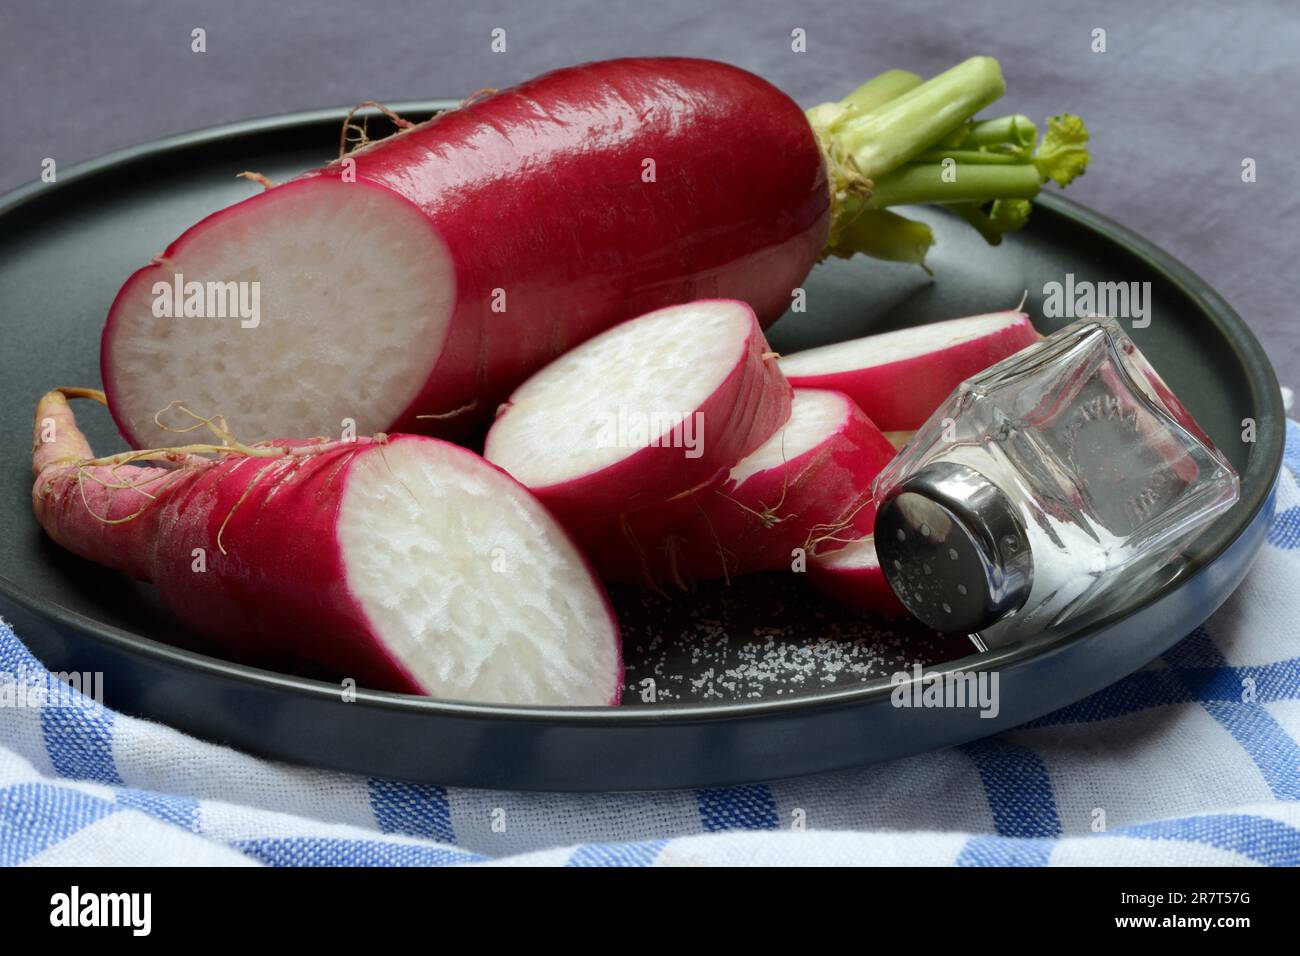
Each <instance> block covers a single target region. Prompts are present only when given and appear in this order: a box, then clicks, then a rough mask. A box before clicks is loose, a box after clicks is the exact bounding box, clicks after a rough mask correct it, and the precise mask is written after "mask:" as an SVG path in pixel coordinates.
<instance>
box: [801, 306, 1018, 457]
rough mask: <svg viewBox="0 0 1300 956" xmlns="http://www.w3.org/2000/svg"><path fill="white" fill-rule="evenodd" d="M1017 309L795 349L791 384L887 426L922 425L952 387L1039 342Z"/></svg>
mask: <svg viewBox="0 0 1300 956" xmlns="http://www.w3.org/2000/svg"><path fill="white" fill-rule="evenodd" d="M1038 339H1039V335H1038V333H1037V332H1036V331H1034V327H1033V325H1032V324H1030V321H1029V316H1027V315H1025V314H1024V313H1023V312H1016V311H1011V312H991V313H988V314H987V315H975V316H969V317H967V318H962V319H950V320H948V321H946V322H934V323H931V324H929V325H918V326H915V327H913V328H909V329H899V330H897V331H894V332H884V333H882V334H880V335H871V336H867V337H866V338H861V339H853V340H851V341H848V342H836V343H834V344H833V345H824V346H821V347H820V348H815V349H808V350H807V351H803V352H794V353H792V354H790V355H786V356H783V357H782V358H781V370H782V371H783V372H785V375H786V377H787V378H788V379H789V380H790V383H791V384H792V385H794V387H795V388H830V389H835V390H837V391H841V392H844V393H845V394H846V395H848V396H849V397H850V398H852V399H853V400H854V401H855V402H857V403H858V406H859V407H860V408H861V409H862V410H863V411H864V412H866V413H867V416H868V417H869V418H870V419H871V420H872V421H873V422H875V423H876V425H877V426H878V427H879V428H881V429H882V430H884V431H886V432H900V431H914V430H916V429H917V428H920V427H921V425H922V424H924V423H925V420H926V419H927V418H929V417H930V415H931V413H932V412H934V410H935V409H936V408H938V407H939V406H940V405H941V404H943V401H944V399H946V398H947V397H948V396H949V395H950V394H951V393H952V390H953V389H954V388H956V387H957V386H958V385H960V384H961V383H962V382H963V381H965V380H966V379H968V378H970V377H971V376H972V375H975V374H977V373H978V372H982V371H984V369H986V368H988V367H989V366H990V365H993V364H995V363H996V362H1000V361H1001V360H1002V359H1004V358H1006V357H1007V356H1009V355H1013V354H1015V353H1016V352H1019V351H1020V350H1021V349H1022V348H1024V347H1025V346H1027V345H1032V344H1033V343H1034V342H1036V341H1038Z"/></svg>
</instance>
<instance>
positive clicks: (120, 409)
mask: <svg viewBox="0 0 1300 956" xmlns="http://www.w3.org/2000/svg"><path fill="white" fill-rule="evenodd" d="M650 161H652V162H653V167H650V166H649V165H648V162H650ZM353 174H355V182H349V181H346V180H348V179H351V178H352V177H353ZM647 180H650V181H647ZM829 213H830V190H829V186H828V182H827V174H826V169H825V164H824V162H823V159H822V153H821V149H820V147H819V145H818V143H817V140H816V137H815V136H814V134H813V132H812V129H811V127H810V126H809V124H808V120H807V119H806V118H805V117H804V114H803V112H802V111H801V110H800V108H799V107H798V106H797V105H796V104H795V103H794V101H793V100H791V99H790V98H789V97H788V96H786V95H785V94H784V93H782V92H781V91H780V90H778V89H776V88H775V87H774V86H772V85H771V84H769V83H767V82H766V81H765V80H763V79H761V78H759V77H757V76H755V75H753V74H752V73H748V72H746V71H745V70H741V69H738V68H736V67H733V66H728V65H726V64H723V63H716V62H711V61H706V60H694V59H677V58H662V59H660V58H645V59H624V60H613V61H606V62H599V63H591V64H587V65H585V66H577V67H572V68H567V69H562V70H557V71H555V72H553V73H548V74H546V75H544V76H541V77H538V78H536V79H534V80H530V81H528V82H526V83H524V84H522V85H520V86H518V87H515V88H513V89H509V90H504V91H502V92H500V93H497V94H495V95H491V96H488V97H485V98H482V99H478V100H475V101H474V102H473V103H471V104H469V105H466V106H464V107H462V108H460V109H457V110H453V111H451V112H448V113H445V114H443V115H441V116H439V117H437V118H435V119H434V120H431V121H429V122H427V123H423V124H420V125H418V126H416V127H414V128H412V129H407V130H403V131H401V132H400V133H399V134H397V135H394V136H391V137H389V138H387V139H384V140H381V141H378V142H375V143H373V144H370V145H368V146H365V147H363V148H361V149H359V150H357V151H355V152H353V153H351V154H350V155H349V156H348V157H347V162H345V163H338V162H336V163H331V164H330V165H329V166H327V167H325V168H323V169H320V170H317V171H314V172H312V173H308V174H306V175H305V176H303V177H300V178H298V179H295V180H292V181H290V182H288V183H286V184H284V185H281V186H277V187H275V188H272V189H269V190H267V191H265V192H263V193H261V194H259V195H256V196H253V197H251V198H249V199H247V200H245V201H243V202H241V203H239V204H237V205H235V206H232V207H230V208H228V209H225V210H222V211H220V212H217V213H215V214H213V215H211V216H209V217H208V218H206V219H204V220H203V221H201V222H199V223H198V224H197V225H195V226H193V227H192V228H190V229H189V230H187V231H186V232H185V233H184V234H183V235H181V237H180V238H178V239H177V240H176V241H175V242H173V243H172V244H171V245H170V246H169V247H168V248H167V249H166V250H165V252H163V253H162V255H161V257H160V258H159V259H158V260H156V261H155V262H154V263H153V264H151V265H148V266H146V267H145V268H143V269H141V270H140V271H139V272H137V273H136V274H135V275H133V276H132V277H131V278H130V279H129V280H128V281H127V282H126V284H125V285H124V286H123V287H122V290H121V291H120V292H119V294H118V296H117V299H116V301H115V302H114V303H113V306H112V309H111V310H110V312H109V315H108V321H107V324H106V326H105V329H104V335H103V342H102V353H101V355H102V357H101V372H102V376H103V380H104V383H105V388H106V390H107V393H108V396H109V402H110V407H111V409H112V413H113V416H114V419H115V420H116V421H117V424H118V427H119V428H120V430H121V432H122V434H123V436H124V437H125V438H126V439H127V440H128V441H129V442H130V443H131V444H132V445H134V446H136V447H139V446H141V445H144V444H150V445H155V444H164V443H165V442H166V441H167V440H168V439H167V438H166V437H165V435H164V434H163V433H162V432H160V431H159V430H158V429H157V428H156V426H155V425H154V422H153V417H154V415H155V414H156V413H157V411H158V410H159V409H160V408H163V407H164V406H166V405H167V404H168V403H169V402H170V401H172V400H174V399H176V398H181V397H184V398H185V399H186V400H187V402H188V403H189V404H190V406H191V407H194V408H205V409H213V410H219V411H220V412H222V413H223V414H224V415H225V416H226V418H227V420H228V422H229V424H230V426H231V428H232V430H233V431H234V432H235V433H236V434H239V435H244V436H248V437H250V438H257V437H264V436H275V435H282V434H304V435H335V434H339V432H340V428H341V427H342V426H341V425H340V422H341V421H342V420H343V419H345V418H350V419H352V420H354V421H355V422H356V429H357V433H359V434H369V433H376V432H379V431H416V432H425V433H433V434H443V435H451V434H458V433H461V432H463V430H464V429H465V428H466V427H467V426H468V425H469V424H470V423H473V422H476V421H479V422H481V421H486V420H488V419H490V418H491V416H492V413H493V411H494V410H495V408H496V405H497V403H498V402H499V401H500V400H501V399H502V398H503V397H505V396H506V395H508V394H509V393H510V391H511V390H512V389H513V388H514V387H515V386H517V385H518V384H519V383H520V382H522V381H523V380H524V379H525V378H526V377H527V376H528V375H529V374H531V373H532V372H534V371H536V370H537V369H539V368H541V367H542V366H543V365H545V364H546V363H547V362H549V361H550V360H552V359H553V358H555V357H556V356H557V355H559V354H561V353H562V352H564V351H565V350H567V349H569V348H571V347H573V346H574V345H577V344H578V343H580V342H582V341H584V340H586V339H588V338H590V337H592V336H593V335H595V334H597V333H599V332H601V331H603V330H605V329H608V328H610V327H611V326H613V325H615V324H617V323H618V322H620V321H622V320H624V319H627V318H630V317H632V316H635V315H639V314H641V313H644V312H646V311H649V310H652V309H655V308H658V307H660V306H664V305H669V304H673V303H678V302H684V301H688V300H691V299H695V298H700V297H720V298H732V297H734V298H740V299H744V300H745V301H747V302H749V303H750V305H751V306H752V307H753V308H754V310H755V311H756V313H757V314H758V317H759V319H760V321H761V322H762V323H763V324H764V325H766V324H769V323H771V322H773V321H775V319H776V318H777V317H778V316H780V315H781V313H782V312H784V311H785V309H786V308H787V307H788V306H789V303H790V296H791V294H792V290H794V289H795V288H796V287H798V286H799V285H801V283H802V282H803V279H804V277H805V276H806V275H807V273H808V271H809V269H810V268H811V267H812V265H813V264H814V263H815V262H816V260H817V258H818V256H819V254H820V253H821V251H822V247H823V245H824V243H825V241H826V238H827V232H828V225H829ZM176 273H180V274H181V275H182V276H183V277H184V280H185V281H187V282H189V281H198V282H207V281H221V282H227V281H237V280H242V281H259V282H260V283H261V287H260V288H261V289H262V295H261V318H260V322H259V324H258V325H257V327H256V328H243V327H241V323H240V321H239V320H238V319H225V320H223V319H208V318H204V319H199V318H179V319H177V318H158V317H155V315H154V313H153V304H154V301H155V295H154V293H153V291H152V290H153V287H154V284H155V283H156V282H159V281H162V282H168V283H169V282H171V281H172V280H173V278H174V276H175V274H176ZM425 416H433V417H425Z"/></svg>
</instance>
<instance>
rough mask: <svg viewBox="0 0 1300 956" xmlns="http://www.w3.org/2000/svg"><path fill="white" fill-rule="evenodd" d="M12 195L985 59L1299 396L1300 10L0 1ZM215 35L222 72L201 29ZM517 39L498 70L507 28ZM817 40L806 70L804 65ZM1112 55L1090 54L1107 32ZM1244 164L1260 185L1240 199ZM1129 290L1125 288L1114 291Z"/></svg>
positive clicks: (2, 186) (0, 67) (1086, 197)
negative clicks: (265, 152)
mask: <svg viewBox="0 0 1300 956" xmlns="http://www.w3.org/2000/svg"><path fill="white" fill-rule="evenodd" d="M2 2H3V3H4V4H5V7H4V9H3V10H0V89H3V90H4V94H5V100H6V112H7V114H8V115H7V116H6V117H5V122H4V124H3V133H0V145H3V149H2V150H0V155H3V157H4V160H3V163H2V164H0V190H6V191H7V190H8V189H11V188H13V187H16V186H19V185H21V184H23V183H25V182H28V181H30V180H33V179H35V178H37V177H38V176H39V173H40V163H41V160H42V159H43V158H44V157H47V156H49V157H53V158H54V159H55V160H56V161H57V162H58V163H59V166H60V168H61V169H66V168H68V167H70V166H71V165H72V164H74V163H77V162H80V161H82V160H86V159H90V158H93V157H95V156H97V155H99V154H101V153H104V152H108V151H110V150H114V149H118V148H121V147H125V146H131V145H134V144H137V143H140V142H143V141H145V140H149V139H153V138H156V137H159V136H163V135H166V134H169V133H176V132H182V131H185V130H190V129H196V128H199V127H204V126H211V125H214V124H218V123H223V122H227V121H233V120H238V119H246V118H250V117H255V116H263V115H268V114H273V113H282V112H288V111H292V110H299V109H307V108H315V107H325V106H339V105H350V104H353V103H356V102H358V101H360V100H363V99H377V100H381V101H384V100H387V101H397V100H403V99H423V98H431V97H458V96H462V95H464V94H467V93H469V92H471V91H474V90H477V89H480V88H482V87H487V86H506V85H509V84H511V83H513V82H516V81H518V80H521V79H524V78H526V77H528V76H531V75H533V74H536V73H538V72H541V71H544V70H547V69H550V68H552V67H556V66H562V65H565V64H569V63H574V62H579V61H582V60H587V59H597V58H602V57H612V56H623V55H632V54H680V55H690V56H704V57H712V58H716V59H722V60H727V61H729V62H732V63H735V64H737V65H740V66H743V67H746V68H748V69H751V70H754V71H755V72H758V73H760V74H762V75H763V76H765V77H767V78H768V79H770V80H771V81H773V82H774V83H776V84H777V85H778V86H780V87H782V88H783V89H785V90H786V91H787V92H788V93H790V94H791V95H792V96H793V97H794V98H795V99H797V100H798V101H799V102H800V103H801V104H803V105H805V106H810V105H813V104H814V103H817V102H820V101H823V100H827V99H835V98H838V97H839V96H841V95H843V94H844V93H846V92H848V90H850V89H851V88H853V87H854V86H856V85H857V84H858V83H859V82H861V81H862V80H864V79H866V78H868V77H869V76H871V75H873V74H875V73H877V72H879V71H881V70H884V69H887V68H890V67H902V68H906V69H910V70H914V71H916V72H919V73H922V74H927V75H928V74H932V73H935V72H938V71H939V70H941V69H944V68H946V67H947V66H949V65H951V64H952V63H954V62H956V61H958V60H961V59H963V58H965V57H967V56H970V55H973V54H976V53H987V54H992V55H994V56H997V57H998V58H999V59H1000V60H1001V62H1002V67H1003V71H1004V73H1005V75H1006V79H1007V85H1008V94H1007V96H1006V97H1004V98H1003V100H1002V101H1001V103H1000V104H999V107H998V108H999V109H1000V110H1001V111H1003V112H1011V111H1015V112H1022V113H1027V114H1029V115H1030V116H1032V117H1034V118H1035V119H1038V120H1041V119H1042V118H1043V117H1045V116H1047V115H1048V114H1050V113H1054V112H1061V111H1065V110H1068V111H1070V112H1077V113H1080V114H1081V115H1083V117H1084V118H1085V120H1086V121H1087V123H1088V126H1089V128H1090V129H1091V131H1092V135H1093V154H1094V157H1095V165H1094V168H1093V171H1092V172H1090V173H1089V174H1087V175H1086V176H1085V177H1084V178H1083V179H1082V180H1080V181H1079V182H1077V183H1076V184H1075V185H1073V186H1071V187H1070V189H1069V195H1071V196H1072V197H1073V198H1075V199H1078V200H1080V201H1082V202H1084V203H1087V204H1088V205H1091V206H1093V207H1095V208H1097V209H1098V210H1100V211H1102V212H1104V213H1106V214H1108V215H1110V216H1112V217H1114V218H1116V219H1118V220H1120V221H1121V222H1123V223H1125V224H1127V225H1129V226H1131V227H1133V228H1134V229H1136V230H1137V231H1139V232H1140V233H1142V234H1144V235H1146V236H1147V237H1149V238H1151V239H1153V240H1154V241H1156V242H1157V243H1158V244H1159V245H1162V246H1164V247H1165V248H1166V249H1168V250H1169V251H1170V252H1172V253H1173V254H1174V255H1176V256H1178V257H1179V258H1181V259H1183V260H1184V261H1185V262H1187V263H1188V264H1189V265H1190V266H1191V267H1192V268H1193V269H1195V270H1196V271H1197V272H1199V273H1200V274H1201V275H1202V276H1204V277H1205V278H1206V279H1208V280H1209V281H1210V282H1211V283H1212V284H1214V285H1215V286H1216V287H1217V288H1218V289H1219V290H1220V291H1221V292H1222V293H1223V294H1224V295H1225V296H1226V297H1227V298H1228V300H1229V301H1230V302H1231V303H1233V305H1235V306H1236V308H1237V309H1238V311H1240V312H1241V313H1242V315H1243V316H1245V318H1246V319H1247V321H1248V322H1250V324H1251V325H1252V326H1253V327H1254V328H1255V330H1256V333H1257V334H1258V335H1259V336H1260V338H1261V339H1262V340H1263V342H1264V344H1265V346H1266V347H1267V348H1268V350H1269V353H1270V355H1271V356H1272V357H1273V361H1274V363H1275V365H1276V366H1277V369H1278V375H1279V378H1280V379H1281V380H1282V383H1283V384H1284V385H1293V386H1294V385H1300V331H1297V325H1296V318H1295V315H1294V298H1293V294H1292V289H1293V286H1294V276H1295V272H1296V268H1297V261H1296V260H1297V256H1296V250H1297V247H1298V246H1300V243H1297V241H1296V239H1295V238H1294V231H1295V230H1296V228H1297V215H1296V213H1297V207H1298V206H1300V199H1298V198H1297V189H1296V179H1297V177H1296V174H1297V172H1300V160H1298V159H1297V153H1298V152H1300V149H1298V147H1300V5H1298V4H1296V3H1294V2H1287V0H1277V2H1275V3H1266V2H1262V0H1257V2H1248V3H1235V4H1231V5H1227V4H1222V5H1220V4H1213V5H1211V4H1203V3H1188V2H1178V3H1173V2H1171V3H1154V2H1146V0H1143V2H1140V3H1139V2H1136V0H1130V2H1126V3H1115V4H1087V5H1085V4H1081V3H1079V2H1078V0H1072V2H1039V3H1034V4H1028V3H1025V4H1009V3H977V2H960V3H957V2H953V3H941V2H932V0H908V2H907V3H905V4H898V5H886V4H881V3H867V2H857V3H848V2H845V3H801V4H795V3H784V4H777V3H760V2H744V0H725V2H723V3H717V4H708V3H703V2H700V0H647V2H639V3H635V2H634V3H612V2H602V3H592V2H581V0H556V2H549V3H544V2H537V3H520V2H516V3H493V2H475V3H472V4H470V3H464V4H461V3H449V2H423V3H422V2H419V0H388V2H363V0H313V2H306V0H302V2H299V3H292V4H291V3H280V4H266V3H250V2H244V0H230V2H222V3H208V4H203V3H196V2H187V0H153V2H142V0H95V2H90V0H81V2H57V0H56V2H42V3H39V4H38V3H36V2H35V0H27V2H21V0H2ZM198 26H201V27H203V28H204V29H205V30H206V31H207V52H206V53H203V54H196V53H193V52H191V50H190V31H191V30H192V29H193V28H194V27H198ZM494 27H503V28H504V29H505V30H506V31H507V45H508V49H507V52H505V53H503V54H495V53H492V52H491V51H490V49H489V39H490V32H491V30H492V29H493V28H494ZM794 27H802V28H804V29H805V30H806V31H807V36H808V52H807V53H804V54H796V53H793V52H791V50H790V31H791V29H792V28H794ZM1097 27H1100V28H1104V29H1105V30H1106V31H1107V52H1105V53H1104V54H1099V53H1093V52H1091V49H1090V46H1091V42H1092V35H1091V34H1092V30H1093V29H1094V28H1097ZM1243 157H1251V158H1254V159H1255V160H1256V161H1257V163H1258V182H1256V183H1254V184H1245V183H1242V182H1241V176H1240V172H1241V161H1242V159H1243ZM1115 278H1117V279H1122V278H1123V277H1115Z"/></svg>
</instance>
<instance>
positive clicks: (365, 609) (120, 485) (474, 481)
mask: <svg viewBox="0 0 1300 956" xmlns="http://www.w3.org/2000/svg"><path fill="white" fill-rule="evenodd" d="M47 439H52V440H47ZM256 451H257V453H258V454H273V453H275V452H278V451H283V452H284V454H283V455H282V456H279V457H241V456H239V455H236V454H226V455H223V456H219V457H218V458H216V459H200V458H196V457H186V456H182V455H172V456H170V457H172V458H174V459H175V460H176V461H179V462H181V466H180V467H173V468H164V467H153V466H140V465H130V464H107V463H106V464H84V463H85V462H87V460H88V459H90V458H91V451H90V448H89V446H88V445H87V443H86V441H85V439H84V438H83V437H82V435H81V432H80V431H79V430H78V429H77V426H76V422H75V420H74V418H73V414H72V411H71V409H70V407H69V405H68V403H67V400H66V398H65V396H64V394H63V393H62V392H60V391H54V392H50V393H49V394H47V395H46V396H45V397H44V398H43V399H42V400H41V402H40V404H39V406H38V410H37V414H36V444H35V446H34V451H33V457H32V468H33V472H34V474H35V478H36V480H35V483H34V485H33V488H32V506H33V509H34V511H35V514H36V517H37V519H38V521H39V522H40V524H41V525H42V527H43V528H44V529H45V530H46V532H47V533H48V534H49V535H50V537H51V538H53V539H54V540H55V541H56V542H58V543H59V544H60V545H62V546H63V547H65V548H67V549H68V550H70V551H72V552H74V553H76V554H78V555H80V556H82V557H84V558H88V559H90V560H92V561H96V562H98V563H100V564H104V565H107V566H108V567H111V568H115V569H117V570H119V571H122V572H124V573H126V574H128V575H130V576H132V577H134V578H137V579H139V580H142V581H148V582H152V583H153V584H155V585H157V588H158V593H159V596H160V597H161V599H162V601H163V603H164V604H165V605H166V606H167V607H168V608H169V609H170V610H171V611H172V613H173V614H175V616H176V617H177V618H178V619H179V620H180V621H181V622H182V623H184V624H185V625H186V626H187V627H188V628H190V629H192V630H193V631H195V632H196V633H198V634H200V635H203V636H204V637H206V638H208V639H209V640H210V641H212V642H213V644H214V645H215V646H217V647H220V648H222V649H223V650H224V651H225V652H227V653H230V654H232V655H234V656H236V657H238V658H239V659H242V660H247V661H254V662H261V663H268V664H273V665H277V666H290V667H300V666H301V665H302V664H304V663H306V664H311V665H315V666H317V667H321V668H325V669H328V670H330V671H332V672H334V673H336V674H338V675H340V676H343V677H351V678H354V679H355V680H357V681H358V683H360V684H361V685H363V686H369V687H374V688H378V689H382V690H392V691H399V692H405V693H412V694H429V695H432V696H438V697H444V698H449V699H459V700H476V701H485V702H497V703H508V704H542V703H547V704H608V703H616V702H617V700H618V696H619V691H620V688H621V686H622V661H621V656H620V643H619V634H618V627H617V624H616V622H615V620H614V616H613V611H612V609H611V607H610V605H609V603H608V599H607V598H606V596H605V593H604V591H603V589H602V588H601V586H600V584H599V583H598V581H597V580H596V579H595V577H594V575H593V574H592V572H591V570H590V567H589V565H588V564H587V562H586V560H585V558H584V557H583V556H582V555H581V553H580V552H579V551H578V550H577V549H576V548H575V547H574V546H573V544H572V543H571V542H570V540H569V538H568V536H567V535H566V534H565V533H564V531H563V530H562V529H561V528H560V527H559V526H558V525H557V524H556V523H555V522H554V521H553V520H552V519H551V518H550V517H549V516H548V515H547V514H546V512H545V510H544V509H543V508H542V507H541V505H540V504H539V503H537V501H536V500H535V499H533V498H532V496H530V495H529V494H528V493H527V492H526V491H525V490H524V489H523V488H522V487H520V486H519V485H518V483H517V482H515V481H514V480H513V479H511V478H510V477H509V476H508V475H506V474H504V473H503V472H501V471H500V470H499V469H497V468H494V467H492V466H491V465H489V464H488V463H486V462H484V461H483V460H482V459H480V458H479V457H478V456H476V455H474V454H473V453H472V452H470V451H467V450H465V449H463V448H459V447H457V446H455V445H451V444H448V443H446V442H443V441H439V440H437V439H433V438H424V437H417V436H410V435H395V436H386V437H378V438H374V439H370V438H362V439H357V440H356V441H355V442H329V443H323V442H320V441H319V440H318V441H316V442H306V443H302V442H299V443H279V444H277V445H275V446H263V447H260V448H258V449H256ZM475 519H484V520H482V521H481V523H476V521H475ZM196 549H201V550H196ZM494 560H498V561H501V562H503V563H502V564H501V565H499V566H497V567H493V564H492V562H493V561H494ZM199 561H201V562H202V564H201V565H199V564H196V562H199ZM498 571H504V573H497V572H498ZM498 582H499V583H498Z"/></svg>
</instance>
